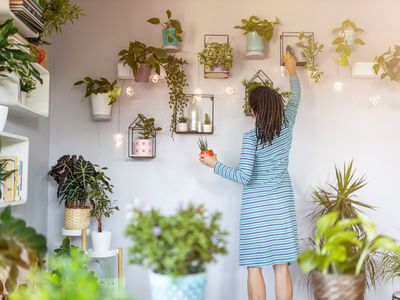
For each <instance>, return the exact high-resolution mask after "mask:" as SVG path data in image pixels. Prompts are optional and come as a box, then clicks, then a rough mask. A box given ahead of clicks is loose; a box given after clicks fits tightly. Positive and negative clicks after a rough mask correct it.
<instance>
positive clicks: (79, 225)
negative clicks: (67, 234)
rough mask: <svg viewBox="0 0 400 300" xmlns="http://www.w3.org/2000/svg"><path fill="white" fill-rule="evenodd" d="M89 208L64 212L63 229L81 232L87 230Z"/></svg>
mask: <svg viewBox="0 0 400 300" xmlns="http://www.w3.org/2000/svg"><path fill="white" fill-rule="evenodd" d="M89 224H90V208H89V207H82V208H69V207H66V208H65V211H64V227H65V229H68V230H83V229H87V228H89Z"/></svg>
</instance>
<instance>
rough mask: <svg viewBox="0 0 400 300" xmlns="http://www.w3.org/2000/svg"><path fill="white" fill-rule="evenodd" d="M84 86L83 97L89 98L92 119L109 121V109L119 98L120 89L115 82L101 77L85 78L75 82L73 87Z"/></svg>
mask: <svg viewBox="0 0 400 300" xmlns="http://www.w3.org/2000/svg"><path fill="white" fill-rule="evenodd" d="M81 84H86V93H85V97H89V96H90V98H91V102H92V111H93V119H95V120H110V118H111V107H112V105H113V104H114V103H115V102H117V100H118V98H119V97H120V96H121V93H122V89H121V87H120V86H119V85H118V84H117V81H116V80H114V81H113V82H110V81H108V79H106V78H103V77H101V78H100V79H92V78H90V77H85V78H84V79H83V80H80V81H77V82H75V84H74V85H81Z"/></svg>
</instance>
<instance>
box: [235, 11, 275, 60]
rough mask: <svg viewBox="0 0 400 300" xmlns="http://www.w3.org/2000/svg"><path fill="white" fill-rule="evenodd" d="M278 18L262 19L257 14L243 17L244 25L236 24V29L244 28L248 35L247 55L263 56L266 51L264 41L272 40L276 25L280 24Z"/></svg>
mask: <svg viewBox="0 0 400 300" xmlns="http://www.w3.org/2000/svg"><path fill="white" fill-rule="evenodd" d="M280 24H281V23H280V21H279V19H278V18H275V21H268V20H267V19H264V20H261V19H259V18H258V17H256V16H251V17H250V18H249V19H242V25H238V26H235V27H234V28H236V29H241V30H244V34H245V35H246V36H247V53H246V56H247V57H254V58H256V57H263V56H264V51H265V45H264V41H270V40H271V39H272V36H273V34H274V26H276V25H280Z"/></svg>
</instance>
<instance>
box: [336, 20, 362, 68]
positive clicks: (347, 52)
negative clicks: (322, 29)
mask: <svg viewBox="0 0 400 300" xmlns="http://www.w3.org/2000/svg"><path fill="white" fill-rule="evenodd" d="M346 30H352V31H354V33H362V32H364V30H363V29H362V28H359V27H358V26H357V25H356V24H355V23H353V22H352V21H350V20H349V19H346V20H344V21H343V23H342V25H341V26H340V27H338V28H335V29H334V30H333V31H332V33H334V34H336V35H338V36H337V37H336V38H335V39H334V40H333V41H332V45H333V46H334V47H335V52H336V53H337V56H338V57H337V58H336V63H337V64H339V65H341V66H343V67H347V66H348V65H349V57H350V56H351V53H352V51H353V47H354V45H361V46H363V45H365V42H364V41H363V40H362V39H360V38H356V39H354V43H353V44H349V42H348V40H347V38H346Z"/></svg>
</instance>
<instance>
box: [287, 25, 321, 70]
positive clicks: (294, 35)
mask: <svg viewBox="0 0 400 300" xmlns="http://www.w3.org/2000/svg"><path fill="white" fill-rule="evenodd" d="M300 33H301V32H295V31H294V32H282V34H281V37H280V48H281V49H280V50H281V53H280V63H281V66H284V65H285V63H284V61H283V56H284V55H285V53H286V49H284V47H285V45H284V44H283V42H284V38H298V37H299V35H300ZM303 33H304V34H305V35H310V36H311V37H312V40H313V41H314V32H303ZM296 59H297V63H296V66H304V65H305V64H306V62H305V61H300V60H299V59H300V58H299V57H296ZM313 62H314V59H313Z"/></svg>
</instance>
